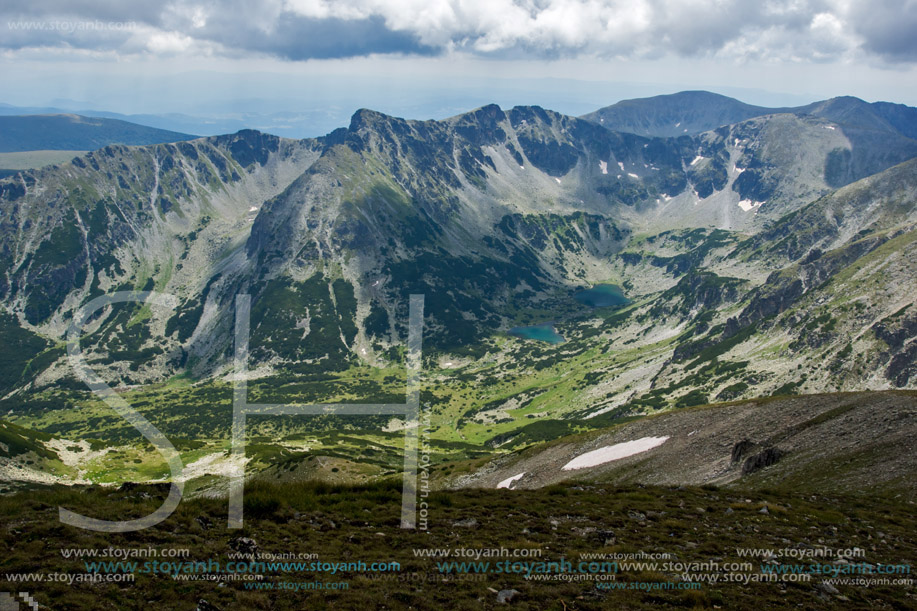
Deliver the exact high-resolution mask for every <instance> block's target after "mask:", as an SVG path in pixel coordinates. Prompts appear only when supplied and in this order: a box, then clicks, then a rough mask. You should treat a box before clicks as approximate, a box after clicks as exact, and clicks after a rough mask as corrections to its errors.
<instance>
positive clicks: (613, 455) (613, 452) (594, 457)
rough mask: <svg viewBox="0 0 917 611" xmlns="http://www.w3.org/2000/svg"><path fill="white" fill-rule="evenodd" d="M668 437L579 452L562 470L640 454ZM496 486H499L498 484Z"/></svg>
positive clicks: (582, 467)
mask: <svg viewBox="0 0 917 611" xmlns="http://www.w3.org/2000/svg"><path fill="white" fill-rule="evenodd" d="M668 439H669V438H668V437H642V438H640V439H635V440H634V441H625V442H623V443H616V444H614V445H613V446H605V447H604V448H599V449H598V450H593V451H591V452H586V453H585V454H580V455H579V456H577V457H576V458H574V459H573V460H571V461H570V462H568V463H567V464H566V465H564V467H563V470H564V471H573V470H574V469H585V468H587V467H595V466H597V465H602V464H605V463H607V462H611V461H613V460H620V459H622V458H627V457H628V456H633V455H634V454H640V453H641V452H646V451H647V450H652V449H653V448H655V447H657V446H661V445H662V444H664V443H665V442H666V441H667V440H668ZM517 477H521V476H517ZM510 479H512V478H510ZM506 481H509V480H506ZM501 483H502V482H501ZM497 487H498V488H499V487H500V486H499V485H498V486H497Z"/></svg>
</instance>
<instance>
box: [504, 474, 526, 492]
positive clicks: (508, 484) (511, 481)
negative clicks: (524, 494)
mask: <svg viewBox="0 0 917 611" xmlns="http://www.w3.org/2000/svg"><path fill="white" fill-rule="evenodd" d="M523 475H525V471H523V472H522V473H520V474H519V475H514V476H512V477H507V478H506V479H505V480H503V481H502V482H500V483H499V484H497V488H512V487H513V484H514V483H516V480H518V479H522V476H523Z"/></svg>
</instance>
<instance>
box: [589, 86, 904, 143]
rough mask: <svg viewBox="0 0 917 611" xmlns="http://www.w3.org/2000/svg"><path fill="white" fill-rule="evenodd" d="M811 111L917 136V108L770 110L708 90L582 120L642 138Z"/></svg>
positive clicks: (628, 103) (850, 104)
mask: <svg viewBox="0 0 917 611" xmlns="http://www.w3.org/2000/svg"><path fill="white" fill-rule="evenodd" d="M783 113H786V114H794V115H799V116H802V115H813V116H816V117H821V118H824V119H828V120H830V121H834V122H836V123H839V124H842V125H845V126H847V127H850V128H856V129H864V130H872V131H880V132H887V133H893V134H897V135H898V136H902V137H905V138H911V139H914V138H917V108H912V107H909V106H905V105H903V104H892V103H889V102H873V103H869V102H865V101H863V100H861V99H859V98H855V97H852V96H841V97H836V98H831V99H829V100H822V101H819V102H813V103H811V104H807V105H805V106H796V107H779V108H768V107H764V106H754V105H751V104H746V103H744V102H741V101H739V100H736V99H734V98H730V97H727V96H724V95H720V94H717V93H711V92H709V91H682V92H679V93H673V94H667V95H660V96H654V97H649V98H635V99H632V100H622V101H620V102H618V103H616V104H612V105H611V106H606V107H604V108H600V109H599V110H596V111H594V112H591V113H588V114H586V115H583V116H582V118H583V119H586V120H587V121H591V122H593V123H598V124H599V125H601V126H602V127H605V128H607V129H610V130H613V131H620V132H627V133H632V134H639V135H641V136H657V137H678V136H682V135H695V134H699V133H702V132H706V131H710V130H713V129H716V128H718V127H722V126H724V125H731V124H734V123H739V122H742V121H746V120H748V119H753V118H756V117H762V116H765V115H775V114H783Z"/></svg>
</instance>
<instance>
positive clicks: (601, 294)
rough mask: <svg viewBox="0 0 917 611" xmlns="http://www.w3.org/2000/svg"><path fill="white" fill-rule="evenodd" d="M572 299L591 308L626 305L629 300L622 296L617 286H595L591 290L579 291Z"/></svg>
mask: <svg viewBox="0 0 917 611" xmlns="http://www.w3.org/2000/svg"><path fill="white" fill-rule="evenodd" d="M573 298H574V299H576V300H577V301H579V302H580V303H582V304H584V305H587V306H589V307H591V308H604V307H607V306H619V305H627V304H629V303H630V300H629V299H628V298H627V297H625V296H624V293H623V292H622V291H621V287H620V286H618V285H617V284H596V285H595V286H594V287H592V288H591V289H586V290H585V291H580V292H578V293H576V294H575V295H573Z"/></svg>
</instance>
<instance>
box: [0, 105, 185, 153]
mask: <svg viewBox="0 0 917 611" xmlns="http://www.w3.org/2000/svg"><path fill="white" fill-rule="evenodd" d="M195 138H197V136H194V135H192V134H183V133H179V132H173V131H168V130H164V129H157V128H155V127H147V126H145V125H138V124H136V123H130V122H128V121H121V120H119V119H105V118H100V117H84V116H81V115H74V114H60V115H13V116H0V153H13V152H21V151H36V150H55V151H61V150H62V151H71V150H75V151H91V150H96V149H100V148H102V147H104V146H108V145H110V144H126V145H149V144H161V143H164V142H180V141H184V140H193V139H195Z"/></svg>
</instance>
